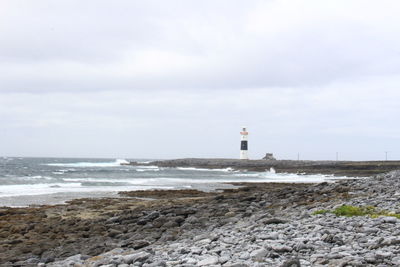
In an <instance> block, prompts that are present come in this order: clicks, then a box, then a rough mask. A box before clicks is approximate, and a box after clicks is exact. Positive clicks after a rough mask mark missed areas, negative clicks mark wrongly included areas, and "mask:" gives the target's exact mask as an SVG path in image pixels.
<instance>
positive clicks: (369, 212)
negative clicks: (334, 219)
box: [312, 205, 400, 219]
mask: <svg viewBox="0 0 400 267" xmlns="http://www.w3.org/2000/svg"><path fill="white" fill-rule="evenodd" d="M326 213H332V214H335V215H336V216H346V217H352V216H369V217H371V218H377V217H379V216H391V217H396V218H398V219H400V214H396V213H391V212H388V211H386V210H378V209H376V208H375V207H373V206H361V207H356V206H350V205H342V206H340V207H337V208H336V209H334V210H332V211H330V210H317V211H314V212H313V213H312V215H318V214H326Z"/></svg>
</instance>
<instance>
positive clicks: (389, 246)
mask: <svg viewBox="0 0 400 267" xmlns="http://www.w3.org/2000/svg"><path fill="white" fill-rule="evenodd" d="M240 185H241V187H240V188H238V189H228V190H224V191H223V192H208V193H206V192H199V191H193V190H186V191H185V190H184V191H174V190H171V191H163V192H162V193H161V192H155V191H139V192H125V193H122V194H123V195H124V196H125V197H124V198H120V199H111V198H110V199H80V200H74V201H70V202H69V204H67V205H57V206H42V207H36V208H33V207H32V208H19V209H17V208H1V209H0V238H1V241H0V264H1V266H108V267H112V266H119V267H127V266H143V267H145V266H147V267H149V266H231V267H233V266H236V267H239V266H286V267H289V266H290V267H291V266H400V220H399V219H398V218H396V215H395V214H399V213H400V206H399V200H400V189H399V188H400V172H399V171H393V172H390V173H387V174H381V175H377V176H374V177H371V178H365V179H356V180H341V181H337V182H335V183H326V182H325V183H321V184H280V183H276V184H275V183H265V184H240ZM344 204H346V205H352V206H361V207H367V206H368V207H370V208H371V207H375V209H376V210H380V211H385V212H384V213H380V214H379V216H351V217H345V216H337V215H335V214H332V213H329V212H327V211H331V210H334V209H335V208H337V207H340V206H342V205H344ZM397 217H398V216H397Z"/></svg>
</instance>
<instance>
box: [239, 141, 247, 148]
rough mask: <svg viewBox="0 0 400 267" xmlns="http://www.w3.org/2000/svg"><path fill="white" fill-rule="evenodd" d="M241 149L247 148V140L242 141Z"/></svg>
mask: <svg viewBox="0 0 400 267" xmlns="http://www.w3.org/2000/svg"><path fill="white" fill-rule="evenodd" d="M240 150H247V141H241V142H240Z"/></svg>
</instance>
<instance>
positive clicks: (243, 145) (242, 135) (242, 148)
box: [240, 127, 249, 159]
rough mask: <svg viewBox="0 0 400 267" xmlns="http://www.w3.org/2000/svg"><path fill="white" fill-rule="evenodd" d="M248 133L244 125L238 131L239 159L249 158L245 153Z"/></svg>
mask: <svg viewBox="0 0 400 267" xmlns="http://www.w3.org/2000/svg"><path fill="white" fill-rule="evenodd" d="M248 135H249V133H248V132H247V130H246V127H243V128H242V131H241V132H240V159H249V155H248V154H247V136H248Z"/></svg>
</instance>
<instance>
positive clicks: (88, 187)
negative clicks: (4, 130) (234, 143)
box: [0, 157, 347, 207]
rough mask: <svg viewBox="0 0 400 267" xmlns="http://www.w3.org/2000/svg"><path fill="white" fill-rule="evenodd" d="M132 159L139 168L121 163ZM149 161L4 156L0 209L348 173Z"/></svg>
mask: <svg viewBox="0 0 400 267" xmlns="http://www.w3.org/2000/svg"><path fill="white" fill-rule="evenodd" d="M129 161H136V162H139V165H137V166H131V165H121V164H124V163H128V162H129ZM151 161H152V160H151V159H111V158H110V159H89V158H15V157H0V207H1V206H11V207H25V206H30V205H46V204H61V203H64V202H66V201H68V200H71V199H75V198H82V197H118V196H119V195H118V192H120V191H134V190H151V189H198V190H203V191H212V190H217V189H224V188H232V187H233V186H232V185H230V184H229V183H232V182H285V183H318V182H323V181H332V180H336V179H343V178H347V177H334V176H329V175H305V174H290V173H276V172H275V171H274V170H273V169H269V170H265V171H264V172H250V171H237V170H233V169H231V168H226V169H198V168H183V167H182V168H167V167H166V168H164V167H157V166H152V165H149V162H151Z"/></svg>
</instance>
